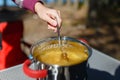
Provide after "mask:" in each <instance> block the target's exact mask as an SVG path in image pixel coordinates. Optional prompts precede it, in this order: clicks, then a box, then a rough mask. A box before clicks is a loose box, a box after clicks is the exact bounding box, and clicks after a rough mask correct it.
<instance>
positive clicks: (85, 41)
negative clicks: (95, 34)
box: [78, 38, 88, 44]
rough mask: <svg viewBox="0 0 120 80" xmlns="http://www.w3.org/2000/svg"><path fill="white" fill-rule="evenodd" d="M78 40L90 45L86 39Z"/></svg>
mask: <svg viewBox="0 0 120 80" xmlns="http://www.w3.org/2000/svg"><path fill="white" fill-rule="evenodd" d="M78 40H80V41H81V42H83V43H86V44H88V42H87V40H86V39H84V38H79V39H78Z"/></svg>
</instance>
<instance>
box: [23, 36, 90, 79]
mask: <svg viewBox="0 0 120 80" xmlns="http://www.w3.org/2000/svg"><path fill="white" fill-rule="evenodd" d="M60 42H61V43H59V41H58V37H52V38H47V39H44V40H40V41H39V42H37V43H35V44H33V45H32V47H31V51H30V52H31V55H30V57H29V58H30V59H31V60H26V61H25V62H24V65H23V70H24V72H25V74H27V75H28V76H30V77H32V78H39V79H40V80H85V79H86V78H87V72H86V66H87V61H88V58H89V57H90V56H91V54H92V49H91V48H90V46H89V45H88V44H86V43H85V42H84V41H83V40H82V41H81V40H77V39H75V38H71V37H66V36H64V37H61V40H60ZM31 64H34V65H35V68H34V69H35V70H33V69H31V68H29V66H30V65H31Z"/></svg>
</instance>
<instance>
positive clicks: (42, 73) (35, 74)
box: [23, 60, 47, 78]
mask: <svg viewBox="0 0 120 80" xmlns="http://www.w3.org/2000/svg"><path fill="white" fill-rule="evenodd" d="M30 64H31V61H30V60H26V61H25V62H24V64H23V71H24V73H25V74H26V75H28V76H29V77H31V78H44V77H46V76H47V70H45V69H44V70H32V69H30V68H29V66H30Z"/></svg>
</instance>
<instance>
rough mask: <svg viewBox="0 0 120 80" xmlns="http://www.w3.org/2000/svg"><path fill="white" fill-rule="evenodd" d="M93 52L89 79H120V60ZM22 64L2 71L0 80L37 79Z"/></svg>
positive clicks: (88, 69) (89, 61)
mask: <svg viewBox="0 0 120 80" xmlns="http://www.w3.org/2000/svg"><path fill="white" fill-rule="evenodd" d="M92 51H93V53H92V55H91V57H90V58H89V60H88V64H89V67H87V73H88V80H120V61H118V60H116V59H114V58H112V57H110V56H108V55H105V54H104V53H102V52H100V51H98V50H95V49H92ZM22 65H23V64H20V65H17V66H14V67H11V68H8V69H5V70H1V71H0V80H35V79H32V78H29V77H28V76H26V75H25V74H24V73H23V71H22Z"/></svg>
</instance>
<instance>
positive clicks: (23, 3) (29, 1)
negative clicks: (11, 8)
mask: <svg viewBox="0 0 120 80" xmlns="http://www.w3.org/2000/svg"><path fill="white" fill-rule="evenodd" d="M13 1H14V2H15V3H16V4H17V5H18V6H19V7H20V8H25V9H28V10H31V11H32V12H35V10H34V7H35V3H36V2H41V3H43V1H42V0H13Z"/></svg>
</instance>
